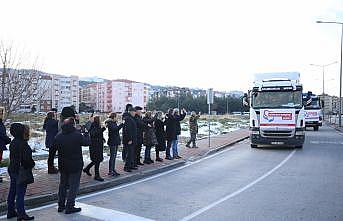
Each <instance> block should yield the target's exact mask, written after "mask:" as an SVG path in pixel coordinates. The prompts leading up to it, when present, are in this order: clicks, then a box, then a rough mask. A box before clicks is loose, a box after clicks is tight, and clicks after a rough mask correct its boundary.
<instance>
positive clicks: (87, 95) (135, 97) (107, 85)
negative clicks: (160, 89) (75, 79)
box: [81, 79, 148, 112]
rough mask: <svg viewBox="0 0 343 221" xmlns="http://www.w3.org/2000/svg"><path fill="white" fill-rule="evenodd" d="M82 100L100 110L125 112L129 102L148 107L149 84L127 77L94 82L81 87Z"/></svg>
mask: <svg viewBox="0 0 343 221" xmlns="http://www.w3.org/2000/svg"><path fill="white" fill-rule="evenodd" d="M81 102H83V103H85V104H86V105H87V106H89V107H92V108H93V109H94V110H96V111H100V112H123V111H125V106H126V104H127V103H131V104H133V105H134V106H141V107H143V108H146V105H147V102H148V86H147V85H146V84H145V83H141V82H136V81H131V80H126V79H117V80H110V81H105V82H101V83H92V84H88V85H85V86H84V87H83V88H82V89H81Z"/></svg>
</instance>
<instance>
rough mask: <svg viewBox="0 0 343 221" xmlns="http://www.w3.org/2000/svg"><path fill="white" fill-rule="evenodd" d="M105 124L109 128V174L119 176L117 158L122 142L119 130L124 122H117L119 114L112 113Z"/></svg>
mask: <svg viewBox="0 0 343 221" xmlns="http://www.w3.org/2000/svg"><path fill="white" fill-rule="evenodd" d="M105 125H106V127H107V129H108V140H107V144H108V146H109V147H110V160H109V165H108V175H109V176H119V175H120V174H119V173H117V171H116V170H115V165H116V158H117V152H118V146H119V145H120V144H121V140H120V135H119V131H120V130H121V129H122V127H123V124H122V123H121V124H119V125H118V124H117V114H116V113H111V114H110V116H109V117H108V119H107V120H106V121H105Z"/></svg>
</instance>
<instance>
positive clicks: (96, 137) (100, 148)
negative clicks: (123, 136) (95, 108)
mask: <svg viewBox="0 0 343 221" xmlns="http://www.w3.org/2000/svg"><path fill="white" fill-rule="evenodd" d="M105 130H106V128H105V127H101V124H100V117H99V116H95V117H94V122H93V123H92V126H91V127H90V129H89V135H90V138H91V145H90V146H89V154H90V157H91V161H92V162H91V163H90V164H88V166H86V167H85V168H84V169H83V172H85V173H86V174H87V175H88V176H92V174H91V173H90V171H89V170H90V169H91V168H92V167H93V166H94V171H95V176H94V179H95V180H97V181H100V182H102V181H104V179H103V178H102V177H101V176H100V163H101V162H102V161H103V160H104V131H105Z"/></svg>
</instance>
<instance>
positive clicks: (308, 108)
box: [303, 91, 323, 131]
mask: <svg viewBox="0 0 343 221" xmlns="http://www.w3.org/2000/svg"><path fill="white" fill-rule="evenodd" d="M303 102H304V104H306V105H305V128H307V127H313V130H314V131H318V130H319V127H321V126H322V124H323V123H322V121H323V110H322V107H323V103H322V102H321V100H320V97H318V96H317V95H315V94H313V93H312V92H311V91H309V92H307V93H304V94H303Z"/></svg>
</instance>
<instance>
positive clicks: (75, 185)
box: [53, 117, 91, 214]
mask: <svg viewBox="0 0 343 221" xmlns="http://www.w3.org/2000/svg"><path fill="white" fill-rule="evenodd" d="M90 144H91V142H90V139H89V136H88V134H84V135H83V134H81V133H80V132H79V131H78V130H76V128H75V119H74V118H73V117H69V118H67V119H65V120H64V122H63V125H62V131H61V132H60V133H58V134H57V135H56V137H55V140H54V143H53V146H54V147H55V148H57V150H58V169H59V171H60V184H59V190H58V210H57V211H58V212H63V211H64V210H65V213H66V214H71V213H77V212H80V211H81V208H76V207H75V198H76V196H77V193H78V192H79V187H80V178H81V173H82V168H83V156H82V146H89V145H90ZM67 191H68V194H67Z"/></svg>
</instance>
